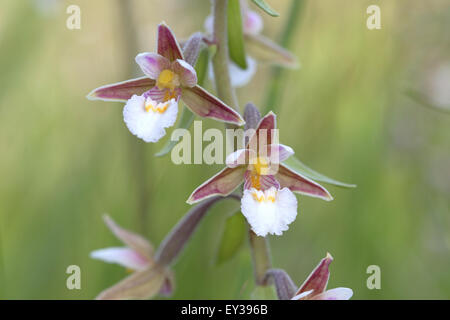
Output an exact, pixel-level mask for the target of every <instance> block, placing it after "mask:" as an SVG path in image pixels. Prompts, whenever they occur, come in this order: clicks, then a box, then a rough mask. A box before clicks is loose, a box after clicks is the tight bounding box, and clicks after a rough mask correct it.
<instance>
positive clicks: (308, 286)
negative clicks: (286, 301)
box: [292, 253, 353, 300]
mask: <svg viewBox="0 0 450 320" xmlns="http://www.w3.org/2000/svg"><path fill="white" fill-rule="evenodd" d="M332 261H333V257H332V256H331V255H330V254H329V253H327V256H326V257H325V258H323V259H322V260H321V261H320V262H319V264H318V265H317V267H316V268H315V269H314V270H313V271H312V272H311V274H310V275H309V276H308V278H307V279H306V281H305V282H304V283H303V284H302V285H301V286H300V288H299V289H298V290H297V292H296V293H295V296H294V297H293V298H292V300H349V299H350V298H351V297H352V296H353V291H352V289H349V288H334V289H330V290H327V284H328V279H329V278H330V271H329V269H328V267H329V265H330V263H331V262H332Z"/></svg>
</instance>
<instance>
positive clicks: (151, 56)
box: [88, 23, 243, 142]
mask: <svg viewBox="0 0 450 320" xmlns="http://www.w3.org/2000/svg"><path fill="white" fill-rule="evenodd" d="M157 47H158V53H149V52H145V53H140V54H138V55H137V56H136V63H137V64H138V65H139V67H140V68H141V70H142V72H143V73H144V74H145V77H141V78H137V79H132V80H127V81H124V82H119V83H115V84H110V85H106V86H103V87H100V88H97V89H95V90H93V91H92V92H91V93H90V94H89V95H88V99H91V100H104V101H120V102H126V104H125V107H124V110H123V117H124V120H125V123H126V125H127V127H128V129H129V130H130V131H131V133H132V134H134V135H136V136H137V137H138V138H141V139H142V140H144V141H145V142H157V141H158V140H159V139H161V138H162V137H163V136H164V135H165V133H166V132H165V129H166V128H168V127H171V126H173V125H174V123H175V121H176V119H177V114H178V101H179V100H180V99H181V100H183V102H184V103H185V104H186V106H187V107H188V108H189V109H190V110H191V111H192V112H194V113H195V114H197V115H199V116H201V117H207V118H213V119H216V120H219V121H223V122H228V123H233V124H238V125H242V124H243V119H242V118H241V116H240V115H239V113H237V112H236V111H234V110H233V109H232V108H230V107H229V106H227V105H226V104H225V103H223V102H222V101H220V100H219V99H218V98H216V97H214V96H213V95H211V94H210V93H208V92H207V91H206V90H205V89H203V88H202V87H200V86H199V85H198V84H197V74H196V72H195V69H194V68H193V67H192V66H191V65H190V64H189V63H188V62H187V61H185V59H184V57H183V52H182V51H181V49H180V46H179V44H178V42H177V40H176V39H175V36H174V34H173V33H172V31H171V30H170V29H169V27H168V26H167V25H165V24H164V23H162V24H160V25H159V26H158V41H157Z"/></svg>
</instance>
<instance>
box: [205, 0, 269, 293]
mask: <svg viewBox="0 0 450 320" xmlns="http://www.w3.org/2000/svg"><path fill="white" fill-rule="evenodd" d="M227 8H228V0H214V40H215V41H216V45H217V51H216V54H215V56H214V58H213V68H214V80H215V82H216V86H217V95H218V97H219V99H221V100H222V101H223V102H225V103H226V104H228V105H229V106H231V107H233V108H234V109H235V110H237V111H239V107H238V102H237V98H236V93H235V91H234V89H233V87H232V86H231V81H230V73H229V69H228V61H229V57H228V34H227V32H228V30H227V20H228V19H227ZM249 237H250V250H251V252H252V257H253V268H254V274H255V281H256V284H257V285H259V286H265V285H267V282H266V281H264V278H265V274H266V271H267V270H268V269H270V267H271V261H270V254H269V247H268V243H267V240H266V239H265V238H262V237H258V236H257V235H256V234H255V233H254V232H253V231H250V232H249Z"/></svg>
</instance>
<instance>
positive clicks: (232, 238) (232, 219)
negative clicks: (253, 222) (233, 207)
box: [216, 212, 247, 264]
mask: <svg viewBox="0 0 450 320" xmlns="http://www.w3.org/2000/svg"><path fill="white" fill-rule="evenodd" d="M246 234H247V226H246V224H245V219H244V216H243V215H242V214H241V212H237V213H235V214H233V215H231V216H229V217H228V218H227V220H226V222H225V227H224V230H223V233H222V238H221V240H220V245H219V249H218V251H217V256H216V264H221V263H224V262H226V261H228V260H229V259H231V258H233V256H234V255H235V254H236V253H237V252H238V251H239V249H240V248H241V246H242V244H243V243H244V239H245V238H246Z"/></svg>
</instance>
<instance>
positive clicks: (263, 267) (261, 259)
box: [249, 230, 272, 286]
mask: <svg viewBox="0 0 450 320" xmlns="http://www.w3.org/2000/svg"><path fill="white" fill-rule="evenodd" d="M249 240H250V248H251V251H252V260H253V266H254V274H255V282H256V284H257V285H258V286H267V285H268V284H269V283H268V282H267V280H266V272H267V270H269V269H270V268H271V266H272V262H271V259H270V250H269V243H268V240H267V238H264V237H258V236H257V235H256V234H255V233H254V232H253V231H252V230H249Z"/></svg>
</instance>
